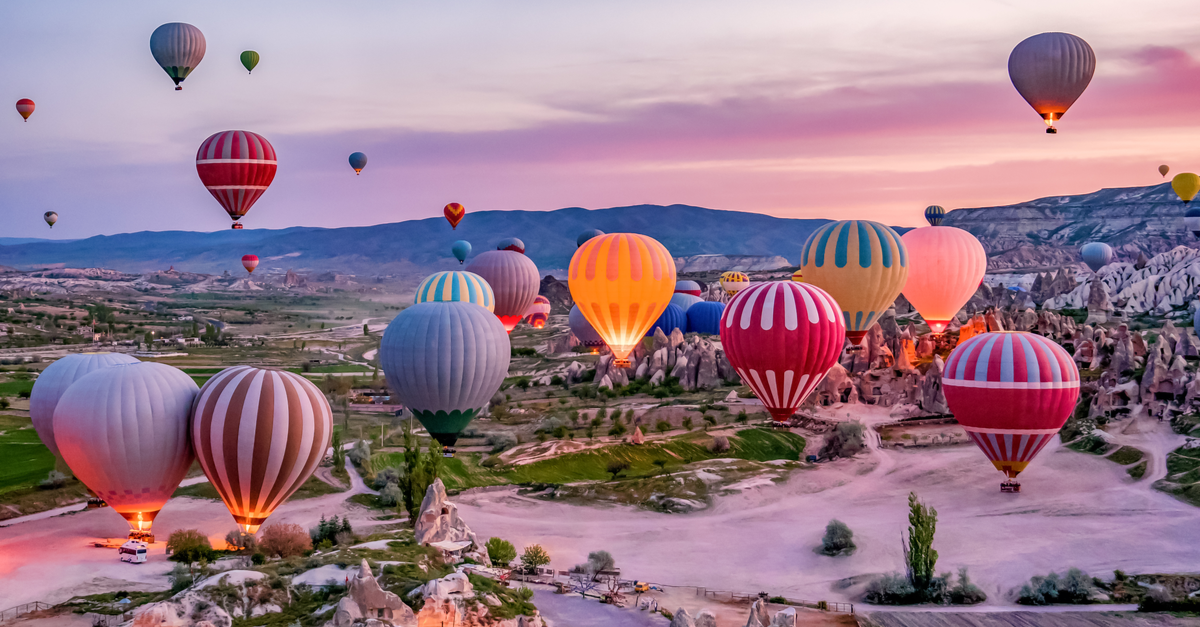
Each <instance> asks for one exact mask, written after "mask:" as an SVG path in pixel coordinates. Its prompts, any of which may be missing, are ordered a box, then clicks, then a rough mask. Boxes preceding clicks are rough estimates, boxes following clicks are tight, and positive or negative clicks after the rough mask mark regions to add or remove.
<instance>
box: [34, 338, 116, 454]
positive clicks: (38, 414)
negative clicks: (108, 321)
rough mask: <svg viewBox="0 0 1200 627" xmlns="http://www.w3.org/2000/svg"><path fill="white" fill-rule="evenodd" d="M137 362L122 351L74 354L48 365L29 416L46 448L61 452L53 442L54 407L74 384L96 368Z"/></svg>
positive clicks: (35, 387) (35, 392) (36, 384)
mask: <svg viewBox="0 0 1200 627" xmlns="http://www.w3.org/2000/svg"><path fill="white" fill-rule="evenodd" d="M136 363H138V360H136V359H134V358H133V357H130V356H129V355H123V354H121V353H74V354H71V355H67V356H66V357H63V358H62V359H59V360H57V361H55V362H54V363H52V364H50V365H49V366H46V369H45V370H43V371H42V374H40V375H38V378H37V381H36V382H35V383H34V384H33V391H32V392H30V393H29V417H30V418H32V419H33V428H34V429H36V430H37V434H38V437H39V438H41V439H42V443H43V444H45V445H46V448H48V449H50V452H51V453H54V454H55V455H58V454H59V453H58V444H57V443H55V441H54V408H55V407H57V406H58V399H60V398H62V395H63V393H64V392H66V391H67V388H68V387H70V386H71V384H72V383H74V382H76V381H78V380H79V379H81V378H83V376H84V375H86V374H88V373H90V372H92V371H93V370H99V369H100V368H107V367H109V366H116V365H118V364H136Z"/></svg>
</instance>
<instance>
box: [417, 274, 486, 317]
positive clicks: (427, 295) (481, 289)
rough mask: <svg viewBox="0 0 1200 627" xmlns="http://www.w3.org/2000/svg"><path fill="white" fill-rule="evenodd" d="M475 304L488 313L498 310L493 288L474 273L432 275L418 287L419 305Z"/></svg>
mask: <svg viewBox="0 0 1200 627" xmlns="http://www.w3.org/2000/svg"><path fill="white" fill-rule="evenodd" d="M459 301H461V302H467V303H475V304H476V305H479V306H481V307H483V308H485V309H487V310H488V311H491V312H495V310H496V295H495V294H494V293H492V286H491V285H488V282H487V281H485V280H483V277H481V276H479V275H478V274H475V273H474V272H465V271H462V270H453V271H446V272H438V273H437V274H431V275H429V276H428V277H426V278H425V280H424V281H421V285H419V286H417V296H416V298H414V299H413V304H418V303H452V302H459Z"/></svg>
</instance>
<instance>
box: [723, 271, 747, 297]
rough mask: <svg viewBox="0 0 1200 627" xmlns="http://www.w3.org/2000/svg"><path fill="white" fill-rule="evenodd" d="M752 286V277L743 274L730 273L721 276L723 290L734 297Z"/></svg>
mask: <svg viewBox="0 0 1200 627" xmlns="http://www.w3.org/2000/svg"><path fill="white" fill-rule="evenodd" d="M749 285H750V277H748V276H746V274H745V273H742V272H734V271H732V270H731V271H729V272H726V273H724V274H722V275H721V289H723V290H725V293H726V294H729V295H730V296H733V295H735V294H737V293H738V292H740V291H742V290H744V289H746V287H747V286H749Z"/></svg>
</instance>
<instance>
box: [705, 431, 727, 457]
mask: <svg viewBox="0 0 1200 627" xmlns="http://www.w3.org/2000/svg"><path fill="white" fill-rule="evenodd" d="M708 450H710V451H712V452H714V453H724V452H725V451H728V450H729V438H727V437H725V436H723V435H714V436H713V440H712V444H709V445H708Z"/></svg>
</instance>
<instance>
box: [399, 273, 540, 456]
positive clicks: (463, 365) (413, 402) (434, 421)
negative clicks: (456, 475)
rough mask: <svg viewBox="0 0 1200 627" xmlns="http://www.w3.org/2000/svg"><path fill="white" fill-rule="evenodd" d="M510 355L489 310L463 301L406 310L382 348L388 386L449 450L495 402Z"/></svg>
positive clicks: (501, 331)
mask: <svg viewBox="0 0 1200 627" xmlns="http://www.w3.org/2000/svg"><path fill="white" fill-rule="evenodd" d="M514 254H516V253H514ZM511 356H512V347H511V346H510V345H509V343H508V334H507V333H505V331H504V325H502V324H500V321H499V320H498V319H497V318H496V316H495V315H493V314H492V312H490V311H488V310H487V309H484V308H483V307H480V306H479V305H476V304H474V303H468V302H463V301H452V302H425V303H418V304H416V305H413V306H412V307H409V308H408V309H405V310H404V311H402V312H400V315H398V316H396V317H395V318H394V319H393V320H392V322H391V323H390V324H388V328H387V331H385V332H384V334H383V340H382V341H381V342H380V344H379V365H380V366H381V367H382V368H383V371H384V372H385V373H386V374H387V382H388V387H390V388H391V389H392V392H393V393H395V394H396V396H397V397H398V398H399V399H400V402H401V403H403V404H404V406H405V407H407V408H408V409H409V410H411V411H412V412H413V415H415V416H416V417H417V419H418V420H420V421H421V424H423V425H425V429H426V430H428V431H429V435H431V436H433V438H434V439H436V440H437V441H438V442H441V443H442V445H444V446H454V442H455V441H457V440H458V434H459V433H460V432H461V431H462V430H463V428H464V427H466V426H467V423H469V422H471V419H472V418H474V417H475V415H476V414H478V413H479V411H480V410H482V409H483V408H484V407H486V406H487V404H488V402H489V401H491V400H492V395H493V394H495V393H496V391H497V390H499V389H500V384H501V383H503V382H504V377H505V376H506V375H507V374H508V360H509V358H510V357H511Z"/></svg>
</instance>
